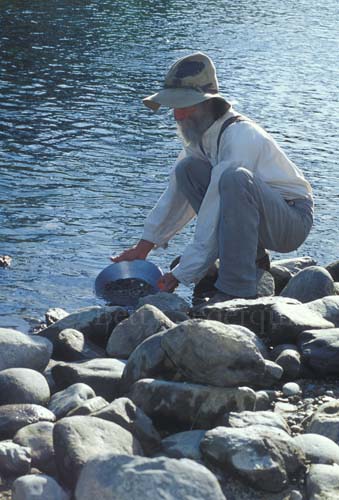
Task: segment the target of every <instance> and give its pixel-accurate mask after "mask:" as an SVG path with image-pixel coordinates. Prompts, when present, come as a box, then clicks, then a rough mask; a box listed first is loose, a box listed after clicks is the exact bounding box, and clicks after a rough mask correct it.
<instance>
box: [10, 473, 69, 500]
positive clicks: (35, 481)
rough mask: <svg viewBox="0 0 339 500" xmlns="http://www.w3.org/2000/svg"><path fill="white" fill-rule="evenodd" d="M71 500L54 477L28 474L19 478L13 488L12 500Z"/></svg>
mask: <svg viewBox="0 0 339 500" xmlns="http://www.w3.org/2000/svg"><path fill="white" fill-rule="evenodd" d="M40 499H44V500H69V499H70V495H69V493H67V492H66V491H65V490H64V489H63V488H62V487H61V486H60V485H59V484H58V483H57V482H56V480H55V479H53V478H52V477H49V476H46V475H45V474H28V475H27V476H22V477H18V479H16V480H15V481H14V483H13V486H12V500H40Z"/></svg>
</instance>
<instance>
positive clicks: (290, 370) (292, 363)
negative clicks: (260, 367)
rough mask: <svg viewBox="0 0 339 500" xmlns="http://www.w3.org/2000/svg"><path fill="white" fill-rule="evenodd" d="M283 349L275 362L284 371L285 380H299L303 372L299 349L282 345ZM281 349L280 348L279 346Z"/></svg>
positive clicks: (276, 356)
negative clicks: (301, 371)
mask: <svg viewBox="0 0 339 500" xmlns="http://www.w3.org/2000/svg"><path fill="white" fill-rule="evenodd" d="M284 345H285V346H287V347H283V348H282V349H281V350H280V352H279V354H277V355H275V356H274V358H273V359H274V361H275V363H277V365H279V366H281V367H282V369H283V370H284V379H285V380H286V379H287V380H295V379H296V378H298V376H299V374H300V370H301V357H300V353H299V351H298V349H297V348H296V347H295V346H293V345H292V346H291V345H288V344H280V346H284ZM277 347H279V346H277Z"/></svg>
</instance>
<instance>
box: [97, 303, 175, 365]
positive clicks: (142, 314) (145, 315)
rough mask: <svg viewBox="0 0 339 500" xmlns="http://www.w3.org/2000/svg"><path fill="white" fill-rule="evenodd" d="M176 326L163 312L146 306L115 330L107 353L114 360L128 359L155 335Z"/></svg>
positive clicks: (108, 343)
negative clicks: (139, 346) (142, 343)
mask: <svg viewBox="0 0 339 500" xmlns="http://www.w3.org/2000/svg"><path fill="white" fill-rule="evenodd" d="M172 326H175V323H173V322H172V321H171V320H170V319H169V318H168V317H167V316H165V314H164V313H163V312H161V311H160V310H159V309H157V308H156V307H154V306H152V305H149V304H146V305H144V306H142V307H140V309H138V310H137V311H136V312H135V313H133V314H131V316H130V317H129V318H127V319H125V320H123V321H122V322H121V323H119V324H118V325H117V326H116V327H115V328H114V330H113V332H112V334H111V336H110V338H109V339H108V342H107V346H106V351H107V354H108V355H109V356H112V357H113V358H128V357H129V356H130V354H131V353H132V352H133V351H134V349H135V348H136V347H137V346H138V345H139V344H141V342H143V341H144V340H145V339H147V338H148V337H151V336H152V335H154V334H155V333H158V332H160V331H162V330H167V329H168V328H172Z"/></svg>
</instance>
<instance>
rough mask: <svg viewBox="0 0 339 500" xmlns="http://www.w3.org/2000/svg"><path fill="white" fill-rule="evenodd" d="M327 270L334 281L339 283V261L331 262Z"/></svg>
mask: <svg viewBox="0 0 339 500" xmlns="http://www.w3.org/2000/svg"><path fill="white" fill-rule="evenodd" d="M326 270H327V271H328V272H329V273H330V275H331V276H332V278H333V279H334V281H339V260H336V261H334V262H331V264H328V265H327V266H326Z"/></svg>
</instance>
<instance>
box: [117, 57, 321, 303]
mask: <svg viewBox="0 0 339 500" xmlns="http://www.w3.org/2000/svg"><path fill="white" fill-rule="evenodd" d="M143 102H144V104H145V105H146V106H148V107H149V108H151V109H152V110H153V111H156V110H157V109H158V108H159V107H160V106H161V105H162V106H166V107H169V108H172V109H173V110H174V118H175V120H176V122H177V125H178V131H179V135H180V137H181V139H182V141H183V144H184V149H183V151H182V152H181V154H180V155H179V158H178V160H177V162H176V165H175V168H174V169H173V171H172V174H171V178H170V181H169V185H168V187H167V189H166V191H165V192H164V193H163V195H162V196H161V197H160V199H159V201H158V203H157V204H156V206H155V207H154V208H153V210H152V211H151V212H150V214H149V216H148V217H147V219H146V221H145V225H144V233H143V236H142V239H141V240H140V241H139V242H138V244H137V245H136V246H134V247H133V248H130V249H128V250H126V251H125V252H123V253H122V254H120V255H119V256H117V257H113V258H112V260H113V261H114V262H119V261H122V260H134V259H145V258H146V257H147V255H148V253H149V252H150V251H151V250H152V248H153V247H155V246H165V245H166V244H167V242H168V241H169V240H170V239H171V237H172V236H174V235H175V234H176V233H177V232H178V231H180V229H182V227H183V226H184V225H185V224H187V222H188V221H190V220H191V219H192V218H193V217H194V216H195V215H196V214H197V216H198V217H197V224H196V229H195V236H194V239H193V241H192V242H191V243H190V244H189V245H188V246H187V248H186V249H185V251H184V253H183V255H182V256H181V259H180V262H179V263H178V265H177V266H176V267H175V268H174V269H173V270H172V272H170V273H167V274H165V276H164V277H163V278H162V280H161V283H160V284H161V287H162V289H163V290H165V291H169V292H170V291H173V290H174V289H175V288H176V286H177V285H178V283H179V282H182V283H184V284H185V285H189V284H190V283H197V282H198V281H199V280H200V279H201V278H203V277H204V276H205V275H206V273H207V271H208V269H209V268H210V266H211V265H212V264H213V263H214V262H215V260H216V259H217V258H218V257H219V260H220V267H219V272H218V278H217V281H216V283H215V287H216V289H217V290H218V291H217V293H216V296H215V297H213V298H212V300H213V301H223V300H230V299H232V298H236V297H242V298H253V297H255V296H256V293H257V266H258V265H260V263H262V262H265V260H267V259H268V257H267V253H266V251H265V249H270V250H275V251H278V252H290V251H292V250H295V249H297V248H298V247H299V246H300V245H301V244H302V243H303V242H304V241H305V239H306V237H307V235H308V233H309V231H310V229H311V226H312V222H313V200H312V189H311V186H310V184H309V183H308V182H307V181H306V180H305V178H304V176H303V174H302V173H301V171H300V170H299V169H298V168H297V167H296V166H295V165H294V164H293V163H292V162H291V161H290V160H289V159H288V158H287V157H286V155H285V154H284V153H283V151H282V150H281V149H280V147H279V146H278V145H277V143H276V142H275V141H274V139H273V138H272V137H271V136H269V135H268V134H267V133H266V132H265V131H264V130H263V129H262V128H260V127H259V126H258V125H257V124H255V123H254V122H252V121H251V120H250V119H248V118H246V117H244V116H241V115H239V113H236V112H235V111H234V109H233V108H232V106H231V105H230V104H229V103H228V102H227V101H226V100H225V99H224V97H223V96H222V95H220V94H219V88H218V80H217V76H216V71H215V67H214V64H213V62H212V61H211V59H210V58H209V57H208V56H206V55H205V54H202V53H200V52H198V53H195V54H191V55H189V56H187V57H183V58H181V59H179V60H178V61H177V62H175V63H174V65H173V66H172V67H171V68H170V70H169V71H168V73H167V76H166V78H165V83H164V88H163V89H162V90H160V91H159V92H157V93H156V94H154V95H152V96H150V97H147V98H145V99H144V101H143Z"/></svg>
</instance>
